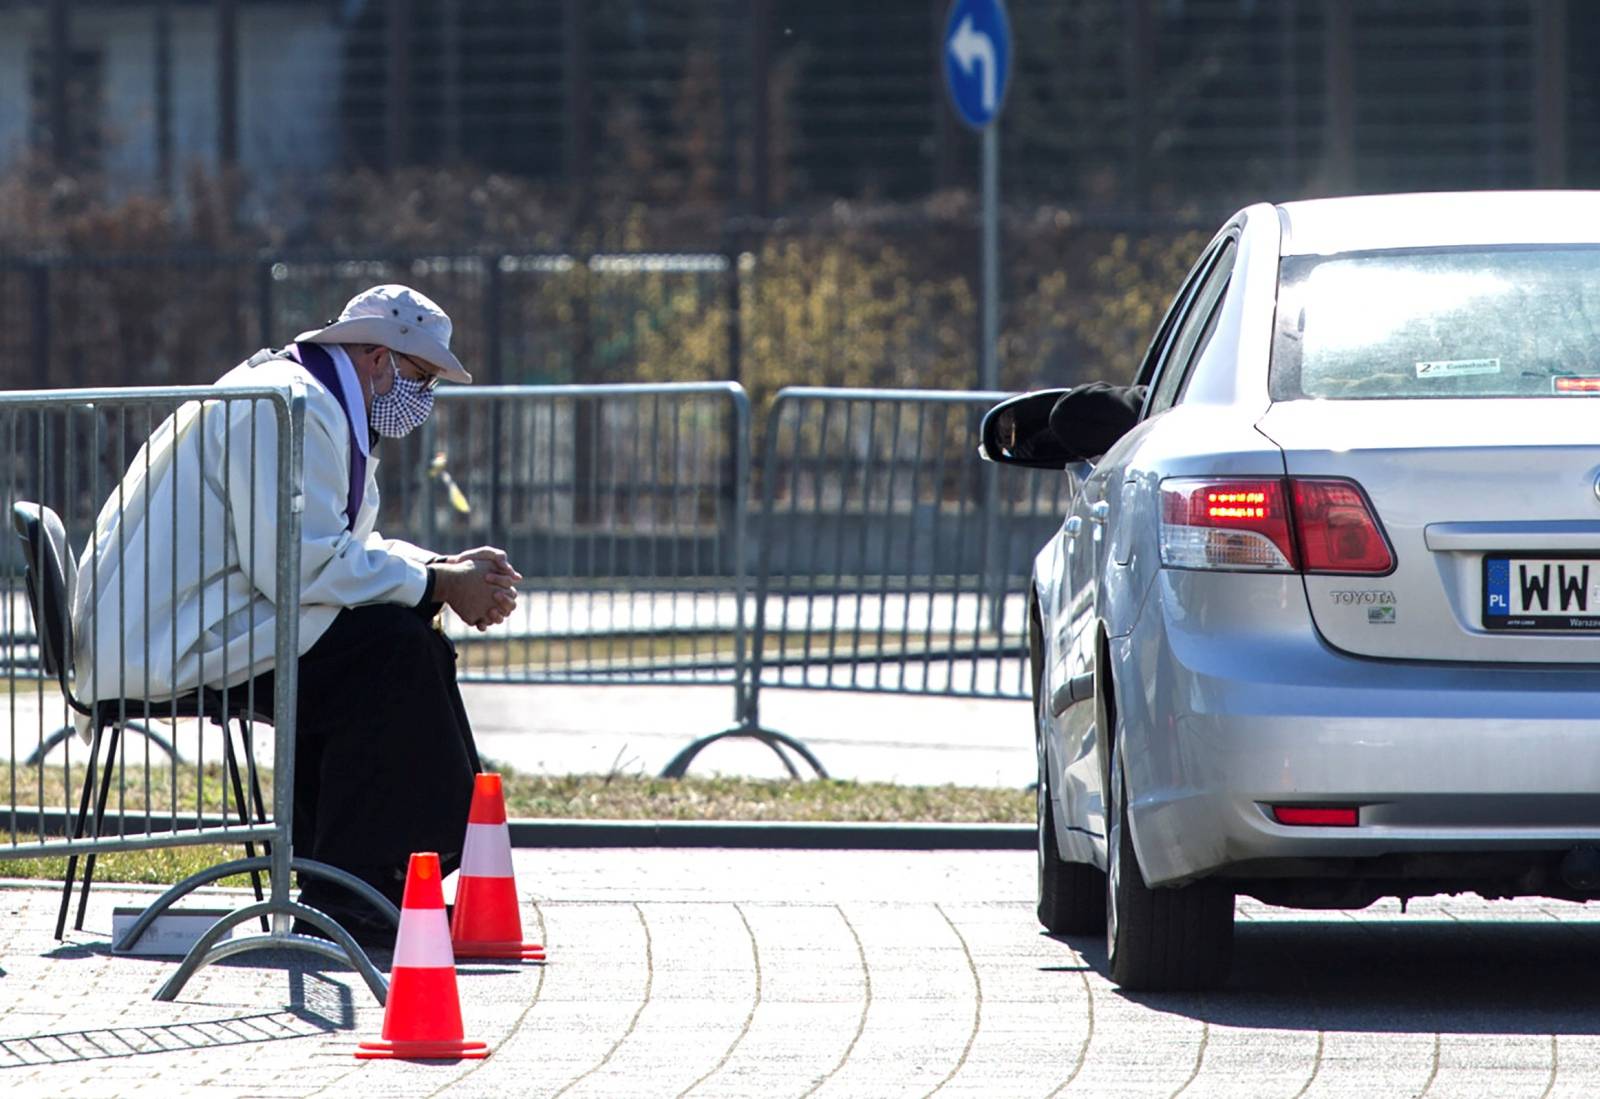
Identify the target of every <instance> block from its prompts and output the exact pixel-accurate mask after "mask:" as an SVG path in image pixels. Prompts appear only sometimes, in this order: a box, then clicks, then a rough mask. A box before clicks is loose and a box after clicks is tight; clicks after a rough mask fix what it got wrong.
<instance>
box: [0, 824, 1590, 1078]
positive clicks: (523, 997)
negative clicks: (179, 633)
mask: <svg viewBox="0 0 1600 1099" xmlns="http://www.w3.org/2000/svg"><path fill="white" fill-rule="evenodd" d="M516 864H517V873H518V882H519V886H520V888H521V892H522V895H523V898H524V902H525V903H524V918H525V922H526V924H527V925H528V930H529V934H530V935H537V936H539V937H541V938H542V939H543V941H544V942H545V943H546V944H547V945H548V947H549V950H550V961H549V963H548V964H547V965H544V966H538V965H503V964H463V965H462V966H460V967H459V979H458V983H459V988H460V994H461V1000H462V1004H463V1011H464V1015H465V1019H466V1033H467V1037H469V1038H478V1039H482V1040H484V1041H487V1042H488V1043H489V1044H490V1046H491V1048H492V1049H493V1054H492V1056H491V1057H490V1058H489V1059H488V1060H486V1061H481V1062H471V1061H464V1062H456V1063H444V1064H437V1063H435V1064H412V1063H385V1062H358V1061H356V1060H354V1059H353V1058H352V1057H351V1050H352V1049H353V1048H354V1046H355V1043H356V1042H357V1041H358V1040H360V1039H363V1038H371V1037H376V1036H377V1034H378V1032H379V1029H380V1027H381V1022H382V1011H381V1009H379V1008H378V1007H377V1006H376V1005H375V1004H374V1003H373V1002H372V1001H371V999H370V998H369V996H368V995H367V993H366V991H365V989H364V987H363V986H362V985H361V983H360V981H359V980H357V979H356V978H355V977H354V976H353V974H351V973H350V972H349V971H347V970H344V969H342V968H340V967H336V966H328V965H325V964H324V963H321V962H319V961H317V960H315V959H313V958H311V957H310V956H308V955H292V954H287V953H285V954H281V955H268V954H255V955H249V954H247V955H244V956H242V957H240V958H238V959H235V960H234V961H232V962H228V963H223V964H221V965H218V966H214V967H211V968H209V969H206V970H202V971H201V973H200V974H199V975H197V976H196V978H195V979H194V980H193V981H192V982H191V983H190V985H189V986H188V988H186V989H185V990H184V993H183V995H182V997H181V1002H179V1003H175V1004H162V1003H156V1002H153V1001H152V1000H151V999H150V996H151V994H152V993H153V992H154V990H155V989H156V987H157V986H158V985H159V984H160V983H161V981H162V980H163V979H164V978H165V977H166V975H167V974H168V973H170V972H171V970H172V966H173V963H172V962H171V961H165V960H151V959H139V958H121V957H117V958H114V957H111V956H110V955H109V954H108V939H109V929H110V914H111V909H112V907H113V905H114V904H126V903H130V902H132V903H138V902H142V901H148V900H149V899H150V896H151V894H150V893H141V894H135V893H133V892H131V891H129V890H126V889H124V890H114V889H111V888H105V887H102V888H99V889H97V891H96V893H95V898H94V900H93V902H92V904H91V908H90V916H89V922H88V924H87V925H86V926H87V928H88V930H87V931H85V932H84V933H80V934H74V935H73V936H72V937H71V938H70V940H69V941H68V942H67V943H66V944H57V943H55V942H54V941H53V940H52V939H51V938H50V935H49V931H50V928H51V926H52V917H53V914H54V903H55V897H54V894H53V893H51V892H48V891H45V890H40V889H24V888H14V889H5V890H0V969H3V971H4V972H3V975H0V1094H3V1095H6V1096H8V1097H10V1096H34V1095H38V1096H53V1097H83V1099H90V1097H99V1096H118V1097H120V1096H146V1095H148V1096H163V1097H168V1096H228V1097H233V1099H246V1097H265V1096H272V1097H290V1096H294V1097H299V1096H350V1095H371V1096H419V1097H420V1096H431V1095H451V1096H456V1095H460V1096H496V1097H498V1096H557V1095H561V1096H630V1097H640V1096H643V1097H649V1096H676V1095H683V1094H691V1095H696V1096H761V1097H764V1099H765V1097H778V1096H796V1097H798V1096H803V1095H816V1096H829V1097H838V1096H862V1097H873V1099H879V1097H888V1096H901V1095H906V1096H916V1095H930V1094H938V1095H970V1096H985V1097H996V1096H998V1097H1009V1096H1047V1095H1068V1096H1086V1097H1092V1099H1097V1097H1101V1096H1140V1097H1142V1096H1163V1097H1164V1096H1174V1095H1182V1096H1184V1097H1192V1096H1213V1097H1229V1099H1233V1097H1253V1096H1273V1097H1283V1099H1288V1097H1291V1096H1306V1097H1331V1096H1361V1097H1370V1096H1419V1095H1426V1096H1429V1097H1435V1096H1441V1097H1450V1096H1484V1097H1493V1099H1507V1097H1517V1096H1527V1097H1529V1099H1532V1097H1536V1096H1573V1097H1576V1096H1592V1095H1595V1094H1597V1093H1600V1012H1597V1011H1596V1009H1595V1004H1596V999H1597V997H1600V993H1597V992H1596V989H1597V988H1600V949H1597V948H1600V922H1597V920H1596V916H1595V914H1594V913H1591V911H1590V910H1587V909H1585V908H1584V907H1582V906H1578V905H1572V904H1560V903H1556V902H1545V901H1532V900H1530V901H1517V902H1498V903H1488V902H1483V901H1478V900H1468V899H1448V900H1440V901H1428V902H1417V903H1413V904H1412V905H1411V908H1410V911H1409V913H1407V914H1404V915H1402V914H1401V913H1400V911H1399V907H1398V905H1395V904H1393V903H1392V902H1391V903H1386V904H1383V905H1378V906H1374V907H1373V908H1372V909H1369V910H1367V911H1364V912H1351V913H1345V912H1333V913H1301V912H1293V911H1288V910H1283V909H1273V908H1267V907H1266V906H1263V905H1259V904H1256V903H1254V902H1241V904H1240V906H1239V936H1238V950H1237V961H1236V967H1235V973H1234V976H1233V979H1232V980H1231V982H1230V983H1229V984H1228V986H1227V987H1225V988H1223V989H1220V990H1217V991H1214V992H1210V993H1207V994H1204V995H1124V994H1123V993H1121V992H1120V991H1118V990H1117V989H1116V988H1114V987H1113V986H1112V985H1110V984H1109V983H1108V982H1107V981H1106V979H1105V977H1104V975H1103V970H1104V950H1103V947H1102V946H1101V944H1099V943H1098V942H1096V941H1093V940H1090V939H1073V940H1057V939H1053V938H1050V937H1048V936H1045V935H1042V934H1040V933H1039V929H1038V927H1037V925H1036V924H1035V922H1034V920H1033V915H1032V911H1031V909H1032V904H1031V893H1032V860H1031V856H1030V855H1028V854H1027V853H1015V852H1005V853H981V852H979V853H972V852H963V853H916V854H906V853H889V852H805V851H728V850H698V851H683V850H649V851H644V850H605V851H594V850H562V851H518V852H517V853H516ZM218 899H227V900H236V899H237V898H236V897H222V896H221V895H214V896H212V897H209V898H207V900H208V903H209V902H213V901H216V900H218ZM385 960H386V959H385Z"/></svg>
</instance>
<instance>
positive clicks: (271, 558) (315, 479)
mask: <svg viewBox="0 0 1600 1099" xmlns="http://www.w3.org/2000/svg"><path fill="white" fill-rule="evenodd" d="M450 334H451V324H450V318H449V317H447V316H446V315H445V313H444V311H443V310H441V309H440V308H439V307H438V306H437V305H435V304H434V303H433V302H432V301H431V300H429V299H428V298H427V297H425V296H423V295H422V294H420V293H418V292H417V291H415V290H413V289H410V288H409V287H405V286H395V285H388V286H375V287H373V288H371V289H369V290H366V291H364V292H363V293H360V294H358V295H356V296H355V297H354V298H352V299H351V300H350V303H349V304H348V305H346V306H345V309H344V312H343V313H342V314H341V315H340V317H339V319H338V320H337V321H334V322H331V323H330V324H328V325H327V326H326V327H324V328H320V329H314V330H312V331H309V332H302V333H301V334H300V335H299V336H297V337H295V341H294V342H293V343H291V344H290V345H289V346H287V347H285V348H283V349H282V350H278V351H272V350H263V351H260V352H257V353H256V354H255V355H252V356H251V357H250V358H248V359H246V360H245V361H244V362H243V363H241V364H240V365H238V366H236V367H234V368H233V369H232V370H230V371H228V373H226V374H224V375H223V376H222V378H221V379H220V380H219V381H218V382H217V386H218V387H219V388H222V389H227V388H229V387H259V386H283V387H286V388H288V387H292V386H303V387H304V389H305V393H306V420H305V453H304V469H305V503H304V511H303V518H302V522H303V526H302V532H301V545H300V600H301V604H300V616H299V646H300V653H301V656H300V661H299V700H298V705H297V709H296V718H297V722H296V741H295V749H296V759H295V791H294V846H295V852H296V854H297V855H299V856H303V857H309V858H312V859H315V860H317V861H320V862H326V863H329V864H332V865H333V866H336V867H339V868H341V869H344V870H347V871H350V872H351V873H353V874H355V875H356V876H357V877H360V878H362V879H363V880H365V881H367V882H370V883H371V884H372V885H373V886H375V887H377V889H378V890H379V891H380V892H381V893H383V894H384V895H385V896H387V897H389V898H390V899H391V900H393V901H394V902H395V903H396V904H398V903H399V901H400V899H401V895H402V892H403V888H404V884H405V878H404V874H405V867H406V862H407V859H408V857H409V855H410V853H411V852H413V851H437V852H439V854H440V857H441V862H442V864H443V866H444V869H445V872H447V873H448V872H449V871H450V870H451V869H453V867H454V865H455V863H456V862H457V860H459V857H460V847H461V842H462V837H463V835H464V833H465V824H466V819H467V810H468V806H469V803H470V800H471V796H472V783H473V774H474V772H476V771H477V770H478V769H479V762H478V754H477V749H476V747H475V746H474V743H473V738H472V729H471V727H470V725H469V723H468V720H467V714H466V710H465V709H464V707H463V706H462V701H461V694H460V692H459V690H458V689H457V686H456V677H455V651H454V649H453V647H452V646H451V644H450V642H449V641H448V640H446V638H445V637H444V636H443V634H441V633H440V632H438V631H437V630H436V629H434V628H432V626H431V624H430V623H431V620H432V618H433V616H434V614H435V612H437V611H438V610H439V608H440V605H441V604H443V605H448V606H449V607H450V608H451V609H452V610H454V611H455V613H456V614H457V615H459V616H460V618H461V619H462V620H463V621H464V622H466V623H468V624H469V625H472V626H476V627H478V628H479V629H487V628H488V627H490V626H492V625H495V624H498V623H500V622H503V621H504V620H505V618H506V616H507V614H509V613H510V611H511V610H512V608H513V607H514V606H515V603H516V587H515V585H516V583H517V581H518V580H520V579H521V576H520V575H519V574H518V573H517V571H516V570H515V569H514V568H512V567H511V563H510V562H509V561H508V560H507V558H506V555H505V553H504V552H502V551H501V550H498V549H495V548H493V547H487V546H485V547H480V548H478V549H473V550H467V551H465V552H462V553H456V554H452V555H449V556H443V555H440V554H437V553H434V552H433V551H431V550H426V549H421V548H419V547H417V546H414V545H411V544H409V543H407V542H402V541H399V540H396V539H386V538H383V537H382V536H380V535H379V534H378V533H377V532H376V531H375V530H374V529H373V528H374V525H375V523H376V520H377V514H378V483H377V479H376V473H377V467H378V459H377V457H376V455H375V454H374V453H373V449H374V446H375V445H376V443H377V442H378V440H379V439H381V438H397V437H400V436H403V435H406V434H407V433H409V432H411V431H412V430H414V429H416V428H417V427H418V426H420V425H421V424H422V422H423V421H424V420H425V419H426V418H427V416H428V414H429V412H430V411H431V410H432V408H433V396H434V394H433V390H434V387H435V386H436V385H437V384H438V382H439V381H441V380H447V381H453V382H470V381H471V380H472V377H471V375H469V374H468V373H467V372H466V370H465V369H463V367H462V366H461V363H460V362H459V361H458V360H457V359H456V356H455V355H454V354H453V353H452V352H451V351H450ZM277 445H278V428H277V422H276V419H275V417H274V415H273V412H272V409H271V407H270V405H269V403H268V402H264V401H249V400H237V401H231V402H221V401H219V402H213V403H210V404H205V405H202V404H201V403H199V402H193V403H190V404H187V405H185V406H183V407H182V408H180V409H179V410H178V411H177V412H175V413H174V414H173V415H172V416H170V417H168V418H167V419H166V420H165V421H164V422H163V423H162V424H161V425H160V426H159V427H158V428H157V429H156V430H155V432H154V433H153V434H152V435H151V437H150V439H149V440H148V441H147V442H146V444H145V446H144V447H143V449H141V450H140V452H139V454H138V455H137V456H136V457H135V458H134V461H133V464H132V465H131V466H130V467H129V469H128V472H127V474H126V476H125V477H124V479H123V481H122V484H121V485H120V486H119V487H118V488H117V489H116V490H114V491H113V492H112V493H111V496H110V498H109V499H108V500H107V501H106V504H105V506H104V508H103V509H102V510H101V512H100V516H99V519H98V521H97V522H96V524H95V531H94V536H93V538H92V539H91V541H90V543H89V545H88V547H87V548H86V549H85V550H84V553H83V557H82V559H81V561H80V563H79V580H78V584H77V590H76V593H75V596H74V600H73V610H72V618H73V625H74V628H75V633H76V637H77V648H78V651H77V654H76V664H77V668H78V674H79V688H80V692H81V694H82V695H83V697H84V699H85V700H86V701H88V702H91V703H92V702H93V701H95V700H96V698H97V697H105V698H115V697H120V696H121V695H123V694H127V693H129V692H130V691H133V692H137V693H138V694H140V695H144V694H145V693H146V692H148V697H150V698H153V699H159V698H164V697H171V696H174V695H179V694H183V693H186V692H188V691H192V690H194V689H196V688H198V687H201V686H209V687H216V688H223V687H226V688H229V689H230V690H231V691H238V692H244V691H246V690H253V691H254V698H255V706H256V709H257V710H258V711H259V712H262V713H264V714H267V716H269V717H270V712H269V711H270V707H271V705H272V699H273V689H272V675H273V672H272V659H273V644H274V637H275V631H276V618H275V609H274V607H275V603H276V585H277V573H276V565H275V559H276V553H275V539H276V523H277V465H276V461H275V456H276V453H277ZM301 885H302V891H301V896H300V899H301V901H302V903H305V904H307V905H310V906H311V907H314V908H318V909H321V910H323V911H325V912H328V913H329V914H330V915H332V916H334V917H335V918H336V919H338V920H339V921H340V922H341V923H342V924H343V925H344V926H345V927H346V928H347V929H348V930H350V931H351V932H352V934H354V935H356V936H357V938H358V939H361V940H363V941H368V942H376V943H378V944H380V945H385V946H386V945H389V944H390V943H391V942H392V935H393V929H392V928H389V927H387V926H386V925H385V924H383V923H382V922H381V921H380V918H379V917H378V916H377V914H376V913H373V912H370V910H368V909H367V907H366V906H364V905H359V904H357V903H356V902H355V901H354V900H353V898H351V897H350V895H349V894H348V892H347V891H345V890H343V889H340V888H338V887H336V886H333V885H331V884H330V883H328V882H324V881H321V880H319V879H308V880H303V881H302V883H301ZM301 929H302V928H299V927H297V930H301Z"/></svg>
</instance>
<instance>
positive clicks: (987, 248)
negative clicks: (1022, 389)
mask: <svg viewBox="0 0 1600 1099" xmlns="http://www.w3.org/2000/svg"><path fill="white" fill-rule="evenodd" d="M999 343H1000V123H999V121H998V120H996V121H994V122H991V123H989V125H988V126H986V127H984V130H983V354H982V355H981V356H980V358H979V361H978V388H979V389H999V388H1000V366H999V356H1000V349H999Z"/></svg>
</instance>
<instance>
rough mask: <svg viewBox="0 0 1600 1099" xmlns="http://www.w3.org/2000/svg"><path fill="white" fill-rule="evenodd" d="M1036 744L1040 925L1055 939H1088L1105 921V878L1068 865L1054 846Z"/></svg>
mask: <svg viewBox="0 0 1600 1099" xmlns="http://www.w3.org/2000/svg"><path fill="white" fill-rule="evenodd" d="M1045 759H1046V755H1045V749H1044V742H1043V741H1042V740H1040V741H1039V782H1038V785H1037V787H1036V789H1037V791H1038V805H1037V807H1036V809H1037V813H1036V819H1037V821H1038V843H1037V847H1038V856H1039V922H1040V923H1041V924H1043V925H1044V928H1045V930H1046V931H1049V932H1051V933H1053V934H1056V935H1087V934H1092V933H1094V932H1095V931H1098V930H1099V929H1100V927H1101V926H1102V925H1103V924H1104V923H1105V919H1106V877H1105V875H1104V874H1102V873H1100V871H1099V869H1097V868H1096V867H1093V866H1089V865H1086V864H1084V863H1081V862H1068V861H1067V860H1066V859H1063V858H1062V857H1061V852H1060V849H1059V848H1058V847H1057V846H1056V825H1055V808H1054V807H1053V806H1052V805H1051V802H1050V768H1049V767H1048V766H1046V765H1045Z"/></svg>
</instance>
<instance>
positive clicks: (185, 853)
mask: <svg viewBox="0 0 1600 1099" xmlns="http://www.w3.org/2000/svg"><path fill="white" fill-rule="evenodd" d="M73 772H74V773H73V776H72V787H71V788H72V791H73V793H74V796H76V791H77V790H79V789H80V788H81V784H82V782H83V768H82V767H74V768H73ZM501 775H502V777H503V779H504V784H505V791H506V811H507V814H508V815H509V816H511V817H514V818H516V817H521V818H552V817H565V818H578V819H585V820H697V821H699V820H704V821H872V822H902V821H904V822H942V823H1025V822H1029V821H1031V820H1032V819H1033V796H1032V795H1031V794H1030V793H1028V792H1027V791H1024V790H1016V789H995V788H990V787H973V786H896V785H893V784H890V783H879V782H843V781H837V780H831V779H827V780H815V781H810V782H787V781H781V780H778V781H773V780H763V779H748V778H699V777H689V778H683V779H664V778H654V777H651V776H646V775H622V774H611V775H525V774H520V773H518V772H516V771H513V770H509V769H506V770H502V771H501ZM127 776H128V790H127V795H126V797H125V799H124V801H123V805H124V807H125V808H126V809H127V810H128V811H130V812H132V811H140V812H142V811H143V809H144V806H145V802H146V798H145V791H146V785H145V781H144V780H145V775H144V772H143V770H142V768H136V767H133V766H130V767H129V768H128V771H127ZM41 778H42V780H43V787H44V791H45V798H44V804H46V805H62V804H65V801H66V799H65V797H64V794H65V791H66V786H65V782H66V776H65V775H64V773H63V771H62V769H61V768H60V767H45V768H43V769H42V770H41V769H40V768H35V767H27V766H23V765H12V764H9V763H7V764H0V798H7V797H9V795H10V791H11V782H12V781H13V779H14V780H15V782H16V784H17V786H16V801H15V804H16V805H17V806H18V807H19V808H21V807H25V806H30V805H38V804H39V803H40V802H39V799H38V797H37V793H38V790H39V788H40V781H41ZM221 779H222V775H221V771H220V768H218V767H208V768H206V769H205V770H204V771H202V772H200V773H199V775H198V776H197V773H196V770H195V768H192V767H188V768H180V769H179V771H178V774H177V776H176V787H175V788H176V791H177V804H178V809H179V811H180V812H192V811H193V810H194V808H195V807H196V804H197V802H198V803H199V804H200V805H201V807H202V808H203V810H204V811H205V812H209V813H215V812H220V811H221V810H222V781H221ZM149 780H150V781H149V787H148V789H149V792H150V797H149V803H150V806H151V809H152V811H163V810H170V808H171V806H172V802H173V798H172V793H173V790H174V776H173V775H172V773H171V772H170V770H169V769H167V768H165V767H161V768H152V769H151V772H150V775H149ZM261 784H262V787H263V790H264V791H265V794H264V796H265V797H266V798H267V800H268V803H269V804H270V802H271V798H272V793H271V791H272V773H271V772H270V771H268V770H262V772H261ZM73 804H76V802H75V801H74V803H73ZM111 806H112V807H113V808H114V807H115V806H116V798H115V796H113V798H112V801H111ZM229 809H230V812H231V811H232V793H231V792H230V793H229ZM0 819H3V817H0ZM18 823H19V826H25V825H26V823H27V822H26V821H25V820H19V822H18ZM18 842H19V844H20V845H22V846H23V847H24V849H25V848H26V845H27V844H28V843H30V842H37V837H36V836H32V835H22V836H19V837H18ZM3 853H4V850H3V848H0V854H3ZM243 856H244V850H243V848H242V847H240V846H237V845H233V846H224V845H218V844H200V845H194V846H187V847H170V848H163V849H159V850H153V851H121V852H112V853H108V854H105V855H101V856H99V857H98V858H97V859H96V866H95V876H96V878H97V879H98V880H101V881H118V882H146V883H156V884H168V883H171V882H175V881H178V880H179V879H181V878H183V877H186V876H187V875H189V874H192V873H195V872H197V871H199V870H203V869H204V868H206V867H208V866H215V865H216V864H217V863H219V862H224V861H227V860H229V859H236V858H242V857H243ZM65 872H66V859H65V858H64V857H59V856H51V857H45V858H16V859H4V858H0V877H11V878H36V879H57V880H59V879H60V878H61V877H62V875H63V874H64V873H65ZM222 884H226V885H246V884H248V879H246V878H242V877H240V878H233V879H229V880H228V881H226V882H223V883H222Z"/></svg>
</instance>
